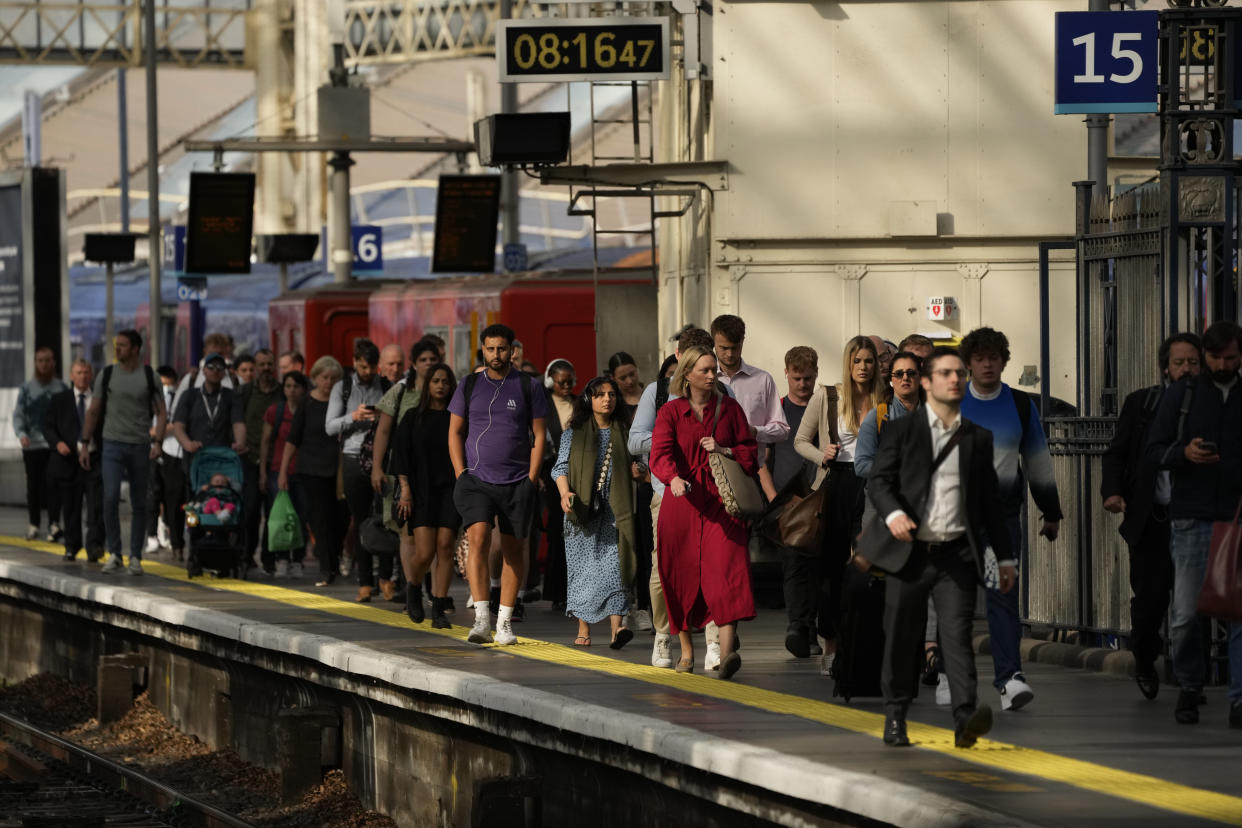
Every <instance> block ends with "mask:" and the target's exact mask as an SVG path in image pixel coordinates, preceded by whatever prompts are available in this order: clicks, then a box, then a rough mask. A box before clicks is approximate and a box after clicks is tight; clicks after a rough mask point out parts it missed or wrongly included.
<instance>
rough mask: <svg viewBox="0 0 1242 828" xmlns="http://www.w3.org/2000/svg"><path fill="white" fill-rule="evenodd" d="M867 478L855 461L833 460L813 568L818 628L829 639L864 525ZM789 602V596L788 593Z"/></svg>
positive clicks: (839, 611) (831, 636)
mask: <svg viewBox="0 0 1242 828" xmlns="http://www.w3.org/2000/svg"><path fill="white" fill-rule="evenodd" d="M866 483H867V481H866V480H864V479H863V478H861V477H858V476H857V475H855V474H854V464H853V463H833V464H832V470H831V473H830V474H829V475H828V479H827V480H825V481H824V482H823V483H822V484H821V485H824V486H827V487H828V491H827V492H826V493H825V495H824V515H823V522H824V534H823V547H822V549H821V551H820V557H819V567H818V570H817V571H812V572H811V583H813V584H815V595H816V607H815V614H816V621H817V627H816V631H817V632H818V633H819V634H820V635H821V636H823V637H824V638H826V639H829V640H832V639H834V638H836V637H837V626H838V624H839V623H840V618H841V584H842V582H843V580H844V577H845V565H846V562H847V561H849V558H850V549H851V548H852V547H853V544H854V539H855V538H856V537H858V533H859V531H860V529H861V528H862V513H863V497H864V496H865V492H866ZM785 600H786V602H788V601H789V597H788V596H786V598H785Z"/></svg>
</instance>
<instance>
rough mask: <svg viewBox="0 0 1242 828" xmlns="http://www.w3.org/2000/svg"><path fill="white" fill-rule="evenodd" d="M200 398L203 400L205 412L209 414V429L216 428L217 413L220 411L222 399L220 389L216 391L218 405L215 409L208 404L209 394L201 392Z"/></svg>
mask: <svg viewBox="0 0 1242 828" xmlns="http://www.w3.org/2000/svg"><path fill="white" fill-rule="evenodd" d="M198 396H199V397H201V398H202V400H203V410H204V411H206V412H207V427H208V428H215V427H216V412H218V411H219V410H220V399H221V392H220V389H217V390H216V405H215V407H214V408H213V407H212V406H210V405H208V404H207V392H206V391H201V390H200V393H199V395H198Z"/></svg>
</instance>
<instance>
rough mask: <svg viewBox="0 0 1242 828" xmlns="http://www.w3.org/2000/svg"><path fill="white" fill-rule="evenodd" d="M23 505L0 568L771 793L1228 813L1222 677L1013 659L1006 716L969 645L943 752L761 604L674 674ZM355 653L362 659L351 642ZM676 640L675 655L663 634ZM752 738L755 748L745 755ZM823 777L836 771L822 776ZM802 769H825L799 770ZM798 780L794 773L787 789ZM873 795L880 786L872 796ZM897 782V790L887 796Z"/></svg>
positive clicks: (1070, 821)
mask: <svg viewBox="0 0 1242 828" xmlns="http://www.w3.org/2000/svg"><path fill="white" fill-rule="evenodd" d="M19 522H20V516H19V515H18V513H17V512H16V510H9V509H4V510H0V534H2V533H4V532H5V531H8V532H9V533H10V534H9V535H4V536H0V580H7V581H14V582H27V583H31V582H43V583H47V582H48V578H49V577H51V578H66V579H70V580H67V581H65V582H64V583H65V584H66V585H72V588H73V589H75V590H78V589H82V590H86V591H90V590H94V591H95V592H97V591H98V590H99V588H101V587H107V586H115V587H118V588H121V589H122V591H123V592H124V593H125V594H126V595H127V596H129V599H130V600H133V599H134V596H136V595H139V594H141V595H150V596H154V597H158V598H161V599H168V600H171V601H176V602H180V603H182V604H186V605H190V606H194V607H200V608H203V609H207V610H213V611H216V612H218V613H224V614H226V616H228V617H232V618H240V619H244V620H245V622H246V624H247V625H249V626H251V627H253V629H251V634H253V632H254V630H257V629H261V628H266V627H271V628H278V629H279V630H282V631H284V632H285V633H304V634H310V635H313V636H322V637H324V638H326V639H333V640H339V641H341V642H346V643H349V644H352V645H355V646H356V647H361V648H365V650H369V651H372V652H373V654H374V655H376V656H379V657H380V658H383V657H391V656H397V657H399V658H401V659H402V660H403V663H409V664H414V665H424V666H425V667H426V668H427V669H428V672H429V673H432V674H434V673H435V671H436V670H438V669H442V670H443V671H444V674H445V675H455V676H456V675H461V674H467V675H477V676H479V677H480V678H481V679H482V678H484V677H485V678H486V679H488V680H490V681H491V682H493V684H489V685H488V687H489V688H491V689H489V691H488V692H490V693H500V694H502V695H503V694H508V695H510V696H512V697H513V699H512V700H513V701H515V702H516V701H518V700H520V699H521V697H522V695H523V694H524V693H527V694H531V695H535V694H536V693H537V691H542V693H544V694H550V696H544V695H542V694H540V695H539V698H541V699H545V698H549V697H550V698H553V699H560V700H563V704H564V707H565V709H566V710H567V711H569V710H587V711H591V710H594V711H596V712H597V713H598V711H601V710H602V711H603V712H604V713H605V714H606V713H608V712H612V713H614V714H615V715H614V716H612V717H611V721H610V722H609V723H608V726H609V727H610V728H611V731H610V732H613V733H616V734H618V738H619V739H623V740H628V737H627V736H626V734H625V729H626V727H627V726H629V725H628V724H627V723H628V722H634V723H650V722H651V721H652V720H655V721H657V722H664V723H667V725H669V726H670V729H671V730H672V731H674V732H676V733H677V734H681V736H679V738H680V739H681V741H680V742H679V745H682V747H683V748H684V749H685V750H687V751H688V752H687V755H688V756H690V755H693V756H697V754H695V752H694V747H695V744H694V743H695V740H700V741H701V744H702V746H703V747H704V748H705V749H709V750H706V752H708V753H710V754H711V755H710V756H705V757H702V758H701V763H700V762H699V760H698V759H697V758H696V764H701V765H703V766H705V767H706V769H709V770H712V771H713V772H719V773H722V774H724V775H726V776H735V777H737V778H740V779H744V780H746V781H748V782H751V783H752V784H758V785H760V786H767V784H766V783H765V778H766V775H768V774H772V773H773V769H779V767H780V764H781V762H780V759H781V758H782V757H784V758H785V759H787V761H788V763H789V767H790V770H791V773H790V774H789V776H788V777H786V778H781V777H780V776H779V775H778V776H773V777H772V779H771V785H772V786H773V787H774V789H782V792H783V793H787V794H788V793H793V794H794V795H799V796H801V795H805V798H807V799H808V801H815V802H822V801H825V800H826V799H828V800H831V799H832V798H834V797H838V796H840V795H841V791H842V790H846V789H851V786H853V788H857V787H859V786H862V787H870V789H869V790H868V791H867V792H866V796H865V797H862V799H865V800H867V801H869V802H871V803H872V805H868V806H867V807H872V806H873V805H874V807H875V808H878V810H875V811H873V812H872V813H871V814H870V815H871V816H872V817H881V818H882V817H883V816H884V814H885V813H888V814H889V815H890V816H893V818H894V821H899V822H905V823H906V824H933V823H934V821H935V820H934V819H929V818H926V815H925V814H924V816H920V815H919V814H920V812H925V811H926V810H927V806H932V808H933V809H934V808H935V807H942V808H943V807H944V806H945V804H946V803H957V804H960V805H961V806H962V807H963V808H964V809H966V811H967V813H968V814H971V813H973V819H979V817H981V816H982V817H983V818H982V820H981V821H982V822H988V823H993V824H1023V823H1026V824H1035V825H1065V826H1070V825H1081V826H1086V825H1090V826H1093V828H1105V826H1118V828H1120V826H1134V825H1145V826H1171V825H1177V826H1181V825H1185V826H1195V825H1213V824H1216V825H1220V824H1227V825H1242V731H1240V730H1230V729H1228V727H1227V718H1228V702H1227V700H1226V698H1225V692H1224V689H1223V688H1209V689H1208V691H1207V696H1208V703H1207V705H1206V706H1204V707H1203V708H1202V721H1201V723H1200V724H1199V725H1197V726H1184V725H1178V724H1177V723H1175V721H1174V719H1173V702H1174V699H1175V697H1176V689H1175V688H1173V687H1170V686H1167V685H1166V686H1164V687H1163V688H1162V690H1161V694H1160V696H1159V698H1158V699H1157V700H1155V701H1147V700H1146V699H1144V698H1142V696H1141V695H1140V694H1139V692H1138V690H1137V688H1136V687H1135V685H1134V683H1133V681H1131V680H1130V679H1128V678H1125V677H1121V676H1115V675H1110V674H1105V673H1094V672H1087V671H1083V670H1075V669H1069V668H1064V667H1052V666H1046V665H1040V664H1030V665H1025V672H1026V675H1027V678H1028V680H1029V681H1030V683H1031V685H1032V686H1033V688H1034V689H1035V693H1036V697H1035V700H1034V702H1033V703H1032V704H1031V705H1030V706H1029V707H1028V708H1026V709H1024V710H1022V711H1018V712H1005V713H1002V712H1000V710H999V700H998V698H997V694H996V692H995V691H994V690H993V689H992V687H991V683H990V682H991V676H992V672H991V659H990V658H988V657H980V658H979V659H978V667H979V682H980V698H981V700H982V701H986V702H988V703H990V704H991V705H992V706H993V709H994V711H995V712H996V725H995V727H994V729H993V731H992V733H991V734H990V738H988V739H984V740H981V741H980V742H979V744H978V745H977V746H976V747H975V748H974V749H971V750H958V749H955V748H954V747H953V746H952V740H953V732H952V721H951V717H950V715H949V712H948V708H947V707H937V706H936V705H935V704H934V702H933V700H932V696H933V694H932V693H931V692H930V688H925V692H924V693H923V694H922V697H921V698H920V699H919V700H917V701H916V702H915V704H914V706H913V707H912V708H911V710H910V714H909V722H910V737H911V739H912V740H913V741H914V743H915V745H914V747H913V748H910V749H904V750H903V749H893V748H889V747H886V746H885V745H884V744H883V743H882V741H881V738H880V737H881V733H882V725H883V710H882V706H881V703H880V700H879V699H870V698H868V699H855V700H853V701H852V702H851V703H850V704H848V705H847V704H844V703H842V702H841V700H839V699H833V698H832V684H831V680H830V679H828V678H825V677H823V676H820V675H819V672H818V669H817V667H818V659H805V660H798V659H794V658H793V657H791V656H790V655H789V654H788V653H787V652H786V651H785V649H784V646H783V635H784V627H785V623H784V613H783V611H780V610H769V611H761V612H760V615H759V617H758V618H757V619H756V620H755V621H754V622H750V623H746V624H743V625H742V628H741V633H742V638H743V648H742V650H741V655H742V657H743V667H742V669H741V671H740V672H739V673H738V674H737V676H735V678H734V679H733V680H732V681H727V682H726V681H721V680H719V679H717V678H715V677H714V675H710V674H709V675H703V674H702V673H701V668H702V654H703V642H702V638H701V636H700V637H699V638H698V639H697V641H696V648H697V652H696V662H697V664H696V669H697V670H699V671H700V672H698V673H696V674H693V675H679V674H676V673H674V672H673V671H672V670H668V669H657V668H654V667H652V666H650V655H651V643H652V636H651V635H650V634H647V633H636V634H635V638H634V640H633V641H632V642H631V643H630V644H629V645H628V646H627V647H626V648H625V649H623V650H620V651H613V650H610V649H608V647H607V646H606V644H607V641H608V638H609V635H608V627H607V624H600V625H597V626H596V627H595V630H594V631H595V633H596V636H595V638H594V646H592V647H590V648H589V649H585V648H579V647H573V646H571V642H572V641H573V638H574V635H575V634H576V628H577V623H576V621H574V620H572V619H568V618H565V617H564V616H563V615H562V614H560V613H556V612H554V611H553V610H552V609H551V608H550V605H549V604H548V603H547V602H538V603H535V604H532V605H531V606H530V607H528V610H527V616H526V620H525V621H524V622H522V623H521V624H518V625H515V629H516V630H517V632H518V635H519V643H518V644H517V645H516V646H511V647H498V646H484V647H480V646H475V645H471V644H469V643H467V642H466V641H465V637H466V633H467V629H468V624H469V623H470V620H471V618H472V614H471V612H470V611H468V610H466V609H465V603H466V597H467V596H466V593H465V587H464V584H463V583H461V582H460V581H457V582H455V584H454V590H453V594H454V597H455V601H456V604H457V607H458V609H457V612H456V613H455V615H454V616H453V617H452V620H453V622H454V627H453V628H452V629H451V630H443V631H441V630H432V629H431V628H430V624H429V623H428V622H424V623H423V624H421V625H414V624H413V623H411V622H410V621H409V620H408V619H407V618H406V617H405V615H404V613H403V612H402V607H401V606H400V605H399V604H394V603H389V602H385V601H383V600H382V599H380V598H378V596H377V598H376V601H375V602H374V603H372V604H357V603H354V602H353V600H352V599H353V597H354V596H355V594H356V592H357V588H356V586H355V585H353V584H352V583H349V582H342V581H345V579H338V583H337V584H336V585H334V586H331V587H327V588H316V587H314V585H313V582H312V580H311V578H310V577H308V578H306V579H305V580H303V581H301V582H298V581H293V580H281V581H276V580H273V579H270V578H260V579H258V580H252V581H238V580H225V579H216V578H211V577H206V578H200V579H194V580H193V581H190V580H189V579H187V578H186V577H185V572H184V569H182V568H181V567H180V566H178V565H175V564H174V562H172V561H170V560H169V558H168V557H167V555H165V556H155V557H152V558H149V559H148V560H147V561H146V562H145V564H146V568H147V574H146V575H145V576H143V577H134V576H131V575H129V574H127V573H126V574H120V575H104V574H102V573H101V572H100V571H99V566H98V565H95V564H88V563H86V562H85V561H84V560H82V559H81V557H79V559H78V561H77V562H73V563H69V562H65V561H63V560H62V559H61V558H60V557H59V550H58V549H57V548H56V547H55V546H54V545H52V544H46V543H37V542H35V543H29V542H26V541H23V540H20V539H19V538H16V537H13V536H12V533H13V531H14V530H15V529H16V526H17V524H18V523H19ZM309 574H310V573H308V575H309ZM66 588H69V586H66ZM83 594H85V593H83ZM92 594H94V593H92ZM109 600H111V599H109ZM351 652H353V653H355V655H354V658H355V659H357V658H358V657H359V656H358V654H357V653H358V651H357V650H355V649H353V648H351ZM673 652H674V658H676V653H677V647H676V644H674V648H673ZM405 659H409V660H412V661H408V662H407V661H404V660H405ZM351 669H352V668H351ZM627 714H632V715H627ZM596 718H598V716H596ZM567 720H568V718H567ZM648 729H649V727H648ZM635 741H641V739H635ZM682 743H685V744H682ZM750 751H753V752H754V757H752V758H754V760H755V761H754V763H753V765H752V764H748V761H747V760H748V752H750ZM774 758H775V760H776V761H773V759H774ZM760 759H762V761H760ZM795 767H796V768H797V770H798V772H797V773H794V772H793V770H794V769H795ZM808 770H809V773H808ZM836 775H839V779H837V780H836V781H837V782H839V783H840V784H841V786H844V787H837V788H835V789H834V787H833V784H832V782H833V777H834V776H836ZM817 777H818V778H819V779H820V780H821V781H823V784H820V783H819V782H816V781H814V780H816V778H817ZM798 779H807V780H811V781H809V782H799V781H798ZM799 785H801V786H802V787H804V788H806V790H805V791H801V792H799V789H798V788H799ZM791 786H792V788H791ZM812 788H813V789H814V790H812ZM834 790H835V791H836V793H834ZM885 792H888V793H887V794H886V793H885ZM886 796H887V798H888V799H889V800H892V801H890V802H889V803H888V806H889V807H888V810H887V811H886V810H885V807H884V806H883V802H884V800H885V797H886ZM920 797H921V798H922V800H923V801H922V802H921V803H920V802H918V801H917V800H919V799H920ZM903 799H904V800H909V801H906V802H904V806H903V807H898V805H901V804H902V803H899V802H898V800H903ZM851 801H854V800H853V799H852V798H851ZM876 802H879V803H880V804H879V805H876V804H875V803H876ZM855 804H857V803H856V802H855ZM920 805H921V806H922V808H920V807H919V806H920ZM898 814H900V817H898V816H896V815H898ZM969 818H970V817H967V818H964V819H969Z"/></svg>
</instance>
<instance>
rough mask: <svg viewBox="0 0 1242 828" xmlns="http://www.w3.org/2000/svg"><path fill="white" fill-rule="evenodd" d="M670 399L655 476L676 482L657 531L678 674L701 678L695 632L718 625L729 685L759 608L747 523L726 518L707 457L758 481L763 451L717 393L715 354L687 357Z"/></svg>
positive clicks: (654, 446) (657, 437)
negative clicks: (746, 628) (740, 644)
mask: <svg viewBox="0 0 1242 828" xmlns="http://www.w3.org/2000/svg"><path fill="white" fill-rule="evenodd" d="M669 397H670V398H671V399H669V401H668V402H667V403H666V404H665V405H664V406H663V407H662V408H661V409H660V413H659V416H658V417H657V418H656V424H655V428H654V429H653V431H652V434H651V471H652V472H653V473H654V474H655V476H656V477H658V478H659V479H660V480H665V481H668V492H667V493H666V495H665V497H664V503H663V506H662V507H661V509H660V522H659V526H658V527H657V529H656V532H657V536H658V538H659V544H658V548H659V550H660V559H659V564H660V581H661V582H662V583H663V585H664V599H665V602H666V603H667V604H668V622H669V628H670V629H671V630H672V631H673V632H675V633H677V636H678V638H679V639H680V641H681V660H680V661H678V662H677V666H676V669H677V672H679V673H689V672H693V670H694V644H693V642H692V641H691V638H690V630H691V629H692V628H694V627H701V626H703V625H705V624H706V623H707V622H708V621H714V622H715V623H716V625H717V626H718V627H720V654H721V659H720V677H721V678H724V679H727V678H730V677H731V676H732V675H733V674H734V673H736V672H737V670H738V668H739V667H741V666H742V658H741V656H739V655H738V654H737V652H736V650H735V648H734V640H735V639H734V633H735V630H736V628H735V624H736V623H737V622H738V621H746V620H749V619H751V618H754V617H755V602H754V597H753V596H752V594H751V590H750V561H749V559H748V557H747V553H746V547H747V542H748V531H747V528H746V523H745V522H744V521H742V520H739V519H738V518H735V517H733V516H732V515H730V514H729V513H728V512H727V511H725V507H724V504H723V503H721V501H720V492H719V490H718V489H717V488H716V484H715V482H714V481H713V480H712V472H711V467H710V465H709V463H708V459H707V458H708V455H709V454H710V453H711V452H719V453H721V454H724V455H726V456H731V457H732V458H733V459H734V460H737V462H738V463H740V464H741V465H742V468H744V469H746V471H747V472H749V473H750V474H755V473H756V470H757V468H758V446H757V445H756V444H755V438H754V437H752V436H751V432H750V426H749V425H748V424H747V422H746V415H745V413H743V411H742V407H741V406H740V405H738V404H737V402H736V401H735V400H733V399H732V398H730V397H726V396H724V395H722V394H719V393H718V392H717V390H716V357H715V356H713V355H712V352H711V351H709V350H707V349H704V348H689V349H687V350H686V351H685V352H683V353H682V355H681V361H680V362H679V363H678V365H677V372H676V373H675V374H673V379H672V380H671V381H670V383H669ZM666 550H667V551H666Z"/></svg>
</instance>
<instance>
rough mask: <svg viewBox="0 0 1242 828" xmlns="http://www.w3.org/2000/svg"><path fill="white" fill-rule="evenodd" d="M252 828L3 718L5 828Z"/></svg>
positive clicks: (0, 801)
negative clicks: (110, 827)
mask: <svg viewBox="0 0 1242 828" xmlns="http://www.w3.org/2000/svg"><path fill="white" fill-rule="evenodd" d="M105 825H107V826H119V825H123V826H126V828H147V826H151V827H152V828H155V826H171V827H172V828H182V826H184V827H185V828H190V827H191V826H203V828H247V826H249V825H250V823H248V822H246V821H244V820H242V819H239V818H238V817H236V816H234V815H232V814H229V813H227V812H225V811H221V810H220V809H219V808H215V807H213V806H211V805H208V804H207V803H205V802H201V801H199V800H196V799H194V798H192V797H188V796H185V795H184V794H182V793H180V792H179V791H176V790H174V789H173V788H170V787H168V786H167V785H164V784H163V783H161V782H158V781H156V780H154V779H152V778H150V777H148V776H146V775H144V774H142V773H140V772H138V771H136V770H134V769H133V768H127V767H125V766H124V765H119V764H117V763H116V762H112V761H110V760H108V759H105V758H103V757H102V756H99V755H97V754H95V753H92V752H91V751H89V750H86V749H85V748H82V747H80V746H79V745H75V744H73V743H72V742H69V741H66V740H64V739H61V738H60V737H58V736H55V735H53V734H51V733H47V732H45V731H43V730H40V729H39V728H36V727H33V726H32V725H30V724H28V723H26V722H23V721H21V720H20V719H15V718H13V717H11V716H7V715H4V714H2V713H0V828H10V827H12V828H19V826H20V828H53V827H54V828H95V827H96V826H98V828H103V827H104V826H105Z"/></svg>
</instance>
